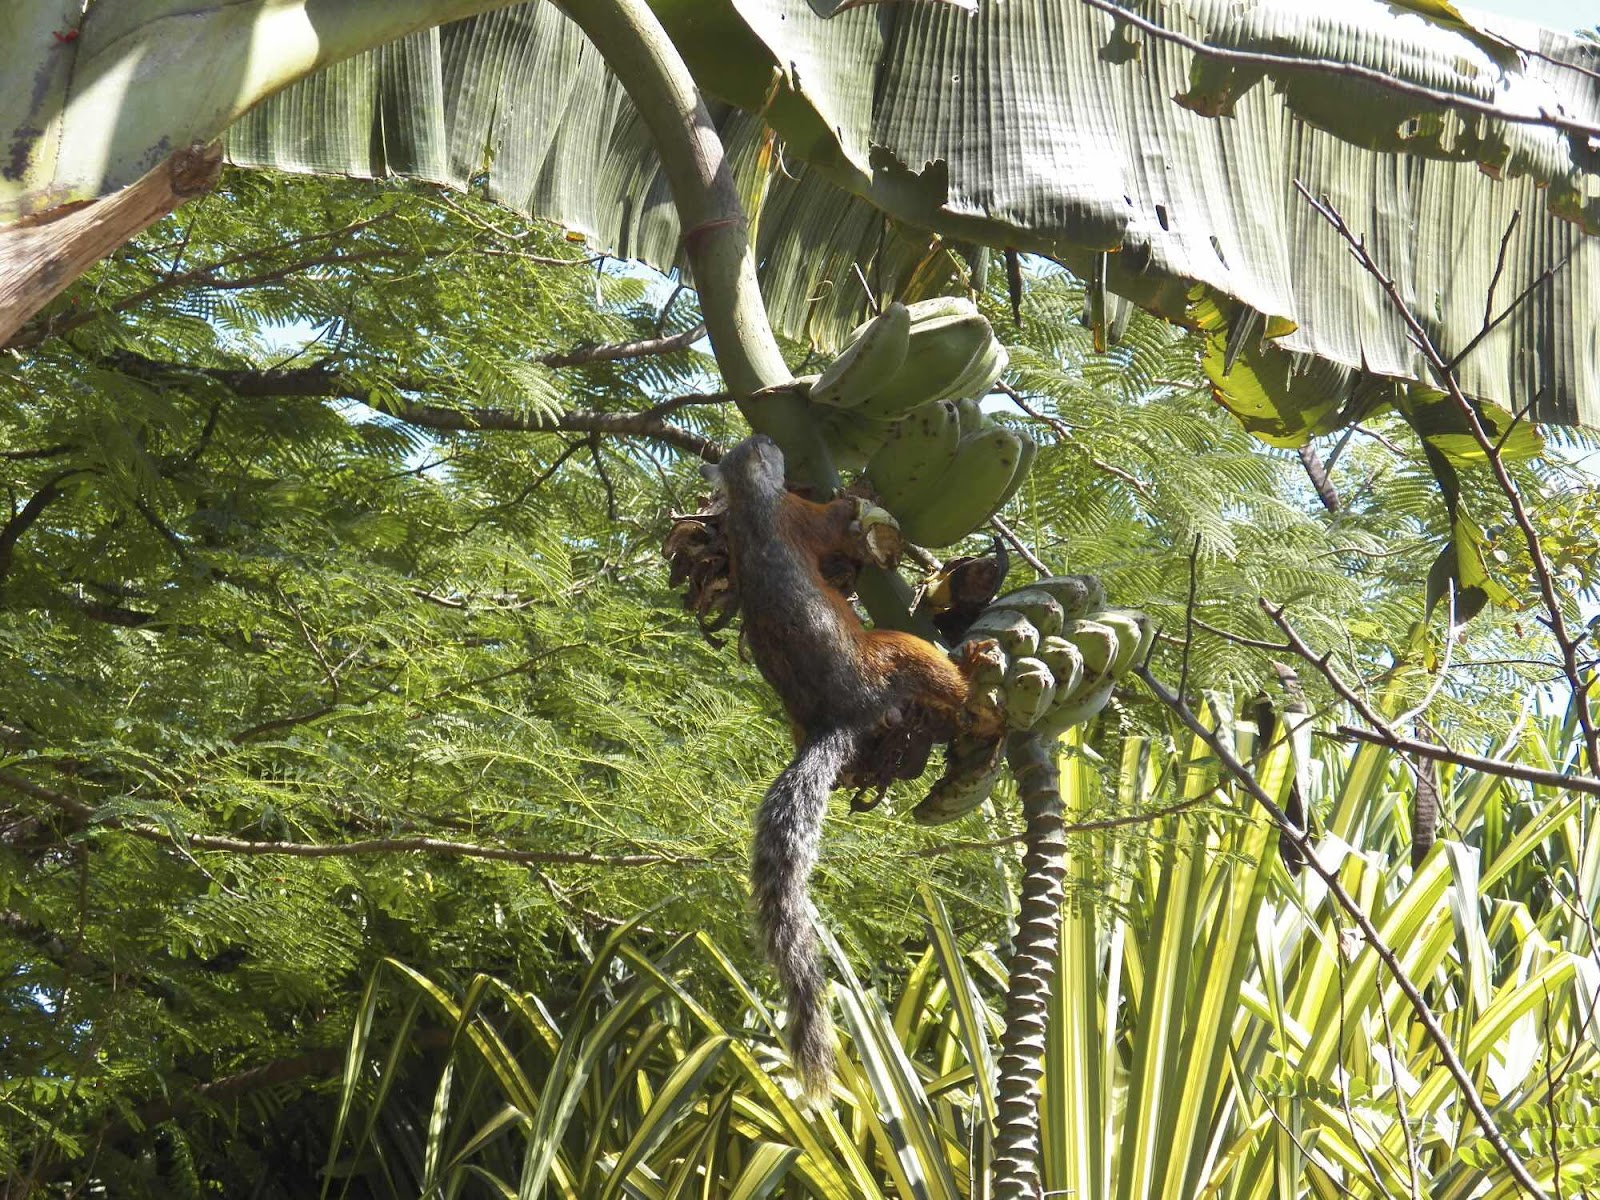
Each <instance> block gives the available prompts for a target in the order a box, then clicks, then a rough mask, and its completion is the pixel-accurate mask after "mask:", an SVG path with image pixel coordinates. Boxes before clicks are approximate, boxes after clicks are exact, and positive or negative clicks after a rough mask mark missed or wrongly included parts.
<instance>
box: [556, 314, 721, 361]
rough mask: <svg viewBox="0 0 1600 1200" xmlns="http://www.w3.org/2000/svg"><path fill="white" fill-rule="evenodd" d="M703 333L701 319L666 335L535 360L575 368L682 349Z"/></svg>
mask: <svg viewBox="0 0 1600 1200" xmlns="http://www.w3.org/2000/svg"><path fill="white" fill-rule="evenodd" d="M705 336H706V327H705V322H703V321H702V322H701V323H700V324H698V325H695V326H693V327H692V328H690V329H685V330H682V331H681V332H679V333H674V334H669V335H667V336H666V337H653V338H640V339H639V340H638V341H633V342H613V343H611V344H610V345H602V346H579V347H577V348H576V349H574V350H568V351H567V352H566V353H565V354H546V355H544V356H542V357H541V358H540V359H539V361H540V362H541V363H543V364H544V365H545V366H547V367H556V368H560V367H579V366H583V365H585V364H586V363H597V362H616V361H618V360H619V359H626V358H648V357H650V356H651V355H654V354H671V353H673V352H674V351H677V350H685V349H688V347H690V346H692V345H694V344H695V343H696V342H698V341H699V340H700V339H701V338H703V337H705Z"/></svg>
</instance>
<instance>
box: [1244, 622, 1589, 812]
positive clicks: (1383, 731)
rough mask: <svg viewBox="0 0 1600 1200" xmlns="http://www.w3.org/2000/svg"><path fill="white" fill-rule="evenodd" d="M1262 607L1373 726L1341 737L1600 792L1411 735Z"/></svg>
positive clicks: (1584, 781) (1346, 728) (1581, 779)
mask: <svg viewBox="0 0 1600 1200" xmlns="http://www.w3.org/2000/svg"><path fill="white" fill-rule="evenodd" d="M1261 607H1262V609H1263V611H1265V612H1266V614H1267V615H1268V616H1269V617H1271V618H1272V620H1273V622H1274V623H1275V624H1276V625H1277V626H1278V628H1279V629H1281V630H1283V633H1284V636H1285V637H1286V638H1287V639H1288V642H1287V644H1286V645H1284V646H1283V647H1281V649H1282V650H1285V651H1287V652H1289V653H1292V654H1296V655H1298V656H1299V657H1301V658H1303V659H1304V660H1305V661H1306V662H1308V663H1310V664H1311V665H1312V666H1314V667H1316V669H1317V670H1318V672H1320V673H1321V675H1322V677H1323V678H1324V679H1326V680H1327V681H1328V684H1329V686H1331V687H1332V688H1333V690H1334V691H1335V692H1337V693H1338V695H1339V697H1340V699H1342V700H1344V702H1345V703H1346V704H1348V705H1350V707H1351V708H1353V709H1354V710H1355V711H1356V713H1357V714H1358V715H1359V716H1360V717H1361V719H1362V720H1363V721H1365V722H1366V723H1367V724H1368V725H1370V726H1371V728H1370V729H1360V728H1357V727H1355V726H1350V725H1340V726H1339V727H1338V728H1337V729H1336V730H1335V732H1336V733H1337V734H1338V735H1339V736H1340V737H1342V738H1347V739H1352V740H1354V741H1358V742H1371V743H1373V744H1374V745H1378V746H1387V747H1389V748H1390V749H1391V750H1400V751H1403V752H1404V753H1406V754H1415V755H1418V756H1420V757H1422V758H1431V759H1434V760H1436V761H1438V762H1447V763H1454V764H1455V765H1456V766H1458V767H1468V768H1470V769H1471V770H1474V771H1483V772H1485V773H1487V774H1491V775H1499V776H1502V777H1504V778H1507V779H1520V780H1522V781H1523V782H1524V783H1533V784H1538V785H1540V786H1541V787H1552V788H1566V789H1568V790H1570V791H1574V792H1582V793H1584V794H1585V795H1589V796H1600V779H1593V778H1590V777H1588V776H1585V775H1563V774H1561V773H1560V772H1559V771H1546V770H1542V769H1540V768H1538V767H1525V766H1523V765H1522V764H1521V763H1514V762H1511V761H1509V760H1507V759H1503V758H1488V757H1485V756H1483V755H1481V754H1468V753H1466V752H1465V751H1461V750H1454V749H1451V748H1450V747H1449V746H1440V745H1436V744H1435V743H1433V742H1425V741H1421V740H1420V739H1418V738H1414V737H1407V736H1406V735H1404V734H1402V733H1400V732H1399V731H1398V730H1396V729H1395V728H1394V726H1393V725H1391V724H1390V723H1389V722H1388V721H1386V720H1385V719H1384V717H1383V714H1382V713H1380V712H1378V710H1377V709H1375V708H1373V707H1372V705H1371V704H1369V703H1368V702H1367V700H1366V699H1365V698H1364V697H1363V696H1362V695H1361V693H1360V692H1358V691H1357V690H1356V689H1355V688H1354V687H1352V686H1351V685H1350V683H1349V682H1347V681H1346V680H1345V679H1344V677H1343V676H1341V675H1340V674H1339V673H1338V672H1337V671H1335V670H1334V669H1333V664H1332V659H1333V655H1332V652H1331V651H1330V652H1328V653H1325V654H1318V653H1317V652H1316V651H1314V650H1313V649H1312V648H1311V647H1310V646H1308V645H1307V644H1306V642H1305V639H1303V638H1302V637H1301V636H1300V634H1299V633H1298V632H1296V631H1295V628H1294V626H1293V625H1291V624H1290V623H1289V620H1288V618H1287V617H1286V616H1285V615H1284V611H1283V609H1282V608H1278V607H1275V606H1273V605H1271V604H1269V603H1267V602H1266V601H1265V600H1263V601H1261Z"/></svg>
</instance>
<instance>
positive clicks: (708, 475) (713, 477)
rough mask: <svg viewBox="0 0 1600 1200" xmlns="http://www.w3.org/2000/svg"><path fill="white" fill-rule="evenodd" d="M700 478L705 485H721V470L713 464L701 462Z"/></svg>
mask: <svg viewBox="0 0 1600 1200" xmlns="http://www.w3.org/2000/svg"><path fill="white" fill-rule="evenodd" d="M700 477H701V478H702V479H704V480H705V481H706V482H707V483H721V482H722V468H721V467H719V466H718V465H717V464H716V463H713V462H703V463H701V464H700Z"/></svg>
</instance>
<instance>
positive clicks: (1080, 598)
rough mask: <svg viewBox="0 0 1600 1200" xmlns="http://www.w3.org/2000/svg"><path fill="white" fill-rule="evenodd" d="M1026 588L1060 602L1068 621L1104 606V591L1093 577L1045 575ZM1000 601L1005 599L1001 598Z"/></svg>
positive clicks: (1085, 615)
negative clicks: (1044, 593) (1047, 594)
mask: <svg viewBox="0 0 1600 1200" xmlns="http://www.w3.org/2000/svg"><path fill="white" fill-rule="evenodd" d="M1028 586H1029V587H1030V588H1043V589H1044V590H1045V591H1047V592H1049V593H1050V594H1051V595H1052V596H1054V597H1055V598H1056V599H1057V600H1059V601H1061V607H1062V608H1063V609H1064V610H1065V611H1066V614H1067V620H1069V621H1075V620H1077V619H1078V618H1080V617H1087V616H1088V615H1089V614H1090V613H1092V612H1095V611H1096V610H1098V609H1102V608H1104V607H1105V604H1106V589H1105V587H1104V586H1103V585H1102V584H1101V582H1100V580H1099V579H1098V578H1097V577H1095V576H1093V575H1047V576H1046V577H1045V578H1043V579H1036V580H1034V581H1033V582H1032V583H1030V584H1029V585H1028ZM1001 599H1002V600H1003V599H1005V597H1004V596H1002V597H1001Z"/></svg>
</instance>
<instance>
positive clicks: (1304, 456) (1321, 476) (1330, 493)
mask: <svg viewBox="0 0 1600 1200" xmlns="http://www.w3.org/2000/svg"><path fill="white" fill-rule="evenodd" d="M1295 454H1296V455H1298V456H1299V458H1300V465H1301V466H1302V467H1304V468H1305V469H1306V478H1307V479H1309V480H1310V481H1311V488H1312V490H1313V491H1314V492H1316V493H1317V499H1318V500H1319V501H1321V502H1322V507H1323V508H1325V509H1327V510H1328V511H1329V512H1331V513H1336V512H1338V511H1339V492H1338V490H1337V489H1336V488H1335V487H1334V486H1333V480H1331V479H1329V478H1328V468H1327V467H1326V466H1324V465H1323V462H1322V459H1321V458H1319V457H1318V456H1317V451H1316V448H1315V447H1314V446H1312V445H1310V444H1309V443H1307V444H1306V445H1304V446H1301V447H1299V448H1298V449H1297V450H1295Z"/></svg>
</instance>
